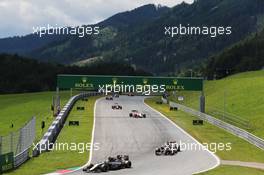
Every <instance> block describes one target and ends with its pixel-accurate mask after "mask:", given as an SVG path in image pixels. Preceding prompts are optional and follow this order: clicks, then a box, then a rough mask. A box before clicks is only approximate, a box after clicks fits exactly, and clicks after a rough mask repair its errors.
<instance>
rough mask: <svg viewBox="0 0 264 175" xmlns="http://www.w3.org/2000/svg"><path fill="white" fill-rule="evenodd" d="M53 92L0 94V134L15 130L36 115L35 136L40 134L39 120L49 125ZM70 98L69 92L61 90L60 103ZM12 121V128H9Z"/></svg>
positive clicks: (51, 117)
mask: <svg viewBox="0 0 264 175" xmlns="http://www.w3.org/2000/svg"><path fill="white" fill-rule="evenodd" d="M54 94H55V92H41V93H26V94H12V95H0V126H1V127H0V135H1V136H3V135H6V134H8V133H9V132H10V131H16V130H17V129H19V128H21V127H22V126H23V125H24V124H25V123H26V122H28V121H29V120H30V119H31V118H32V117H33V116H36V117H37V126H36V129H37V137H38V138H39V137H40V136H41V128H40V126H41V125H40V124H41V121H42V120H43V121H46V126H49V124H50V123H51V121H53V119H54V117H53V116H52V111H51V108H50V107H51V103H52V96H53V95H54ZM69 98H70V92H61V104H62V105H63V104H65V103H66V102H67V100H69ZM12 123H13V125H14V128H11V124H12ZM46 129H47V128H46Z"/></svg>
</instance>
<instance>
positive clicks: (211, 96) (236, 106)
mask: <svg viewBox="0 0 264 175" xmlns="http://www.w3.org/2000/svg"><path fill="white" fill-rule="evenodd" d="M263 94H264V71H255V72H245V73H241V74H237V75H234V76H230V77H227V78H225V79H222V80H216V81H206V82H205V96H206V112H207V113H209V114H212V115H213V116H216V117H219V118H221V119H224V120H225V118H223V117H221V116H220V115H217V114H216V112H221V113H223V112H224V111H225V112H227V113H230V114H232V115H234V116H239V117H240V118H241V120H246V121H249V124H250V125H251V129H249V131H250V132H252V133H253V134H256V135H258V136H260V137H262V138H264V132H263V125H264V118H263V113H264V95H263ZM178 95H184V96H185V102H183V104H185V105H187V106H191V107H193V108H195V109H198V99H199V95H200V94H199V93H196V92H179V93H178ZM171 98H173V97H171ZM224 106H225V107H224ZM228 115H229V114H228ZM232 117H233V116H232ZM227 122H229V121H227ZM232 124H233V123H232ZM239 127H243V126H239ZM244 129H246V128H244Z"/></svg>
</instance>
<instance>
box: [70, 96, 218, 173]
mask: <svg viewBox="0 0 264 175" xmlns="http://www.w3.org/2000/svg"><path fill="white" fill-rule="evenodd" d="M143 100H144V97H136V96H134V97H128V96H120V97H119V98H114V100H113V101H107V100H105V99H100V100H98V101H97V105H96V109H95V128H94V139H93V141H94V143H100V149H99V150H98V151H95V150H94V151H93V153H92V157H91V163H97V162H102V161H104V160H106V159H107V157H108V156H116V155H118V154H127V155H129V156H130V159H131V161H132V168H130V169H122V170H117V171H109V172H107V173H102V174H110V175H112V174H113V175H156V174H157V175H161V174H162V175H190V174H193V173H197V172H203V171H206V170H209V169H211V168H214V167H216V166H217V165H218V164H219V160H218V158H217V157H216V156H214V155H213V154H212V153H209V152H208V151H206V150H202V149H200V150H199V149H196V150H195V149H193V150H191V149H188V150H184V151H181V152H179V153H177V155H174V156H155V154H154V150H155V148H156V147H159V146H161V145H163V144H164V143H165V142H167V141H171V140H172V141H174V140H176V141H178V142H179V141H181V142H182V143H185V144H189V145H191V144H193V145H195V144H196V145H197V141H195V140H194V139H193V138H192V137H191V136H190V135H188V134H187V133H186V132H184V131H183V130H182V129H180V128H179V127H177V126H175V125H174V124H173V123H172V122H170V121H169V120H168V119H166V118H165V117H164V116H162V115H161V114H160V113H159V112H157V111H154V110H153V109H151V108H150V107H148V106H147V105H145V104H144V102H143ZM114 103H118V104H120V105H122V107H123V109H122V110H112V108H111V106H112V105H113V104H114ZM133 109H136V110H139V111H140V112H143V113H145V114H146V115H147V118H142V119H140V118H139V119H136V118H130V117H129V113H130V112H131V110H133ZM70 174H72V175H73V174H74V175H75V174H87V173H84V172H82V170H79V171H76V172H74V173H70Z"/></svg>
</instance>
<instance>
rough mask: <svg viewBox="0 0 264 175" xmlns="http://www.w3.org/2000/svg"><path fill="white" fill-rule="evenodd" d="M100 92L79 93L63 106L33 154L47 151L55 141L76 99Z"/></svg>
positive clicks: (36, 154)
mask: <svg viewBox="0 0 264 175" xmlns="http://www.w3.org/2000/svg"><path fill="white" fill-rule="evenodd" d="M99 94H100V93H98V92H87V93H81V94H78V95H75V96H73V97H72V98H71V99H70V100H69V101H68V102H67V104H66V105H65V106H64V107H63V109H62V110H61V111H60V113H59V115H58V116H57V117H56V119H55V120H54V121H53V122H52V124H51V126H50V127H49V129H48V131H47V132H46V133H45V134H44V136H43V138H42V139H41V140H40V142H39V143H38V145H37V147H36V149H34V150H33V156H38V155H39V154H41V153H42V152H43V151H47V150H48V149H49V148H50V144H52V143H54V142H55V141H56V139H57V137H58V135H59V133H60V131H61V129H62V128H63V125H64V123H65V121H66V119H67V117H68V114H69V112H70V110H71V109H72V107H73V105H74V104H75V102H76V101H78V100H79V99H82V98H86V97H90V96H96V95H99Z"/></svg>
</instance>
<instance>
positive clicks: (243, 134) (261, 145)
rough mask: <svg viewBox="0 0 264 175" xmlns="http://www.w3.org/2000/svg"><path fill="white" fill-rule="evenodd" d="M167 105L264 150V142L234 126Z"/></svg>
mask: <svg viewBox="0 0 264 175" xmlns="http://www.w3.org/2000/svg"><path fill="white" fill-rule="evenodd" d="M169 105H170V106H171V107H177V108H179V109H181V110H182V111H184V112H187V113H190V114H192V115H195V116H197V117H198V118H200V119H201V120H205V121H207V122H208V123H211V124H212V125H215V126H217V127H219V128H222V129H224V130H226V131H228V132H230V133H231V134H233V135H236V136H238V137H240V138H242V139H244V140H246V141H248V142H249V143H251V144H253V145H255V146H257V147H259V148H260V149H262V150H264V140H263V139H261V138H259V137H257V136H255V135H253V134H251V133H249V132H247V131H245V130H243V129H241V128H238V127H236V126H234V125H231V124H229V123H226V122H224V121H222V120H219V119H217V118H214V117H212V116H210V115H208V114H205V113H201V112H199V111H197V110H194V109H192V108H189V107H186V106H184V105H181V104H178V103H175V102H169Z"/></svg>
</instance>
